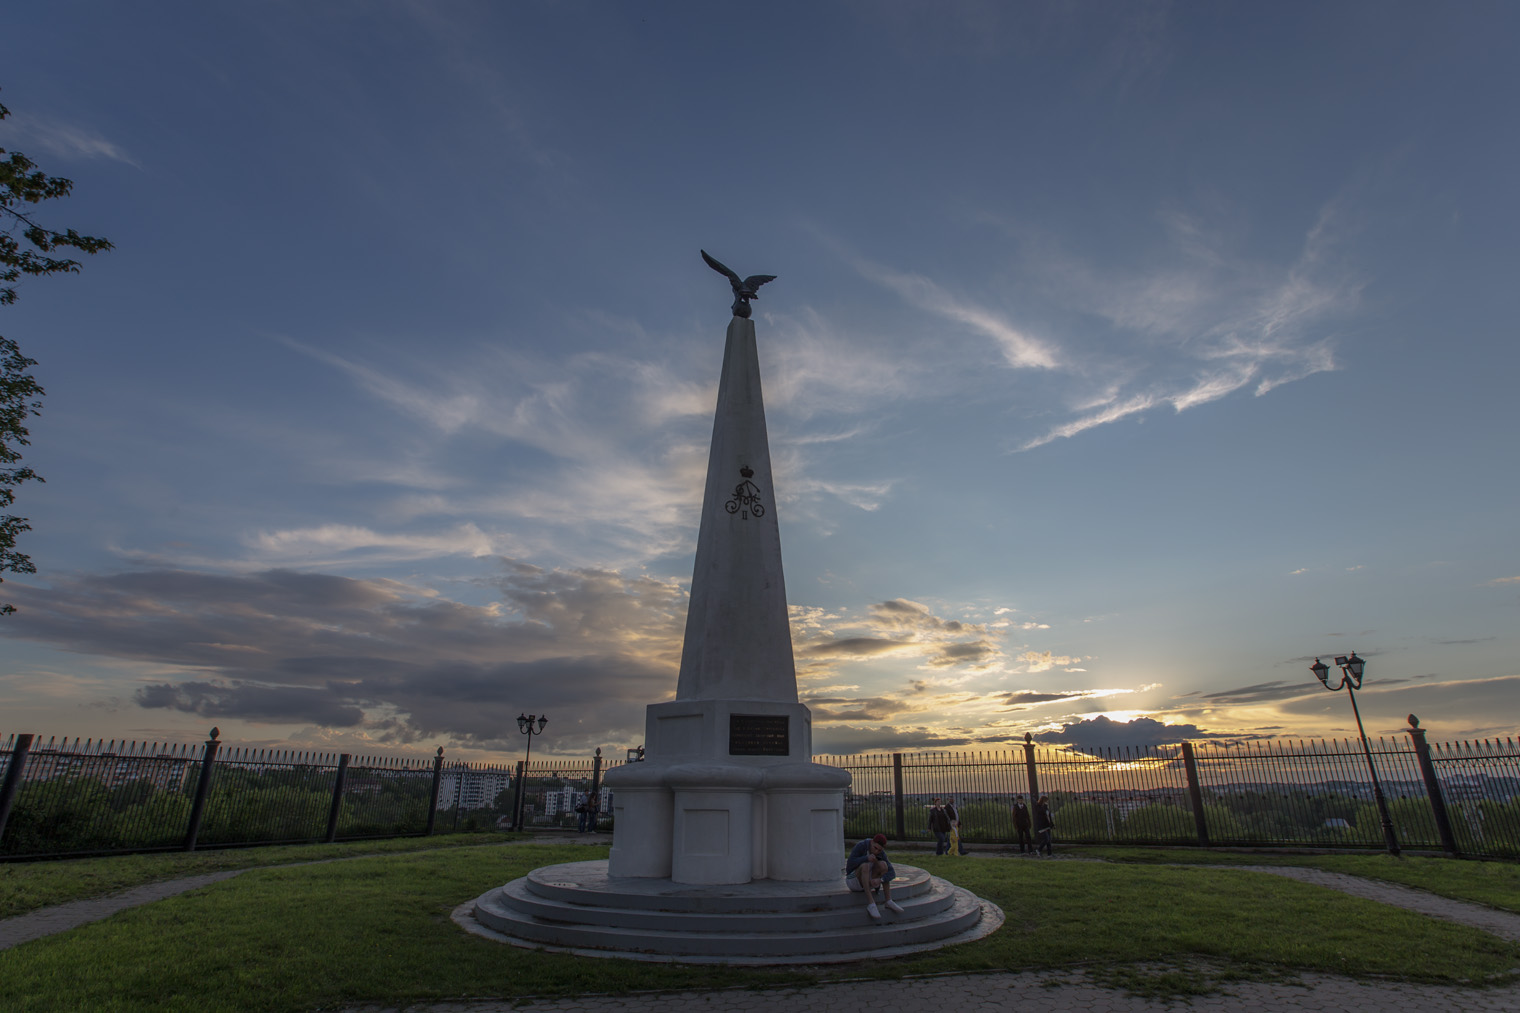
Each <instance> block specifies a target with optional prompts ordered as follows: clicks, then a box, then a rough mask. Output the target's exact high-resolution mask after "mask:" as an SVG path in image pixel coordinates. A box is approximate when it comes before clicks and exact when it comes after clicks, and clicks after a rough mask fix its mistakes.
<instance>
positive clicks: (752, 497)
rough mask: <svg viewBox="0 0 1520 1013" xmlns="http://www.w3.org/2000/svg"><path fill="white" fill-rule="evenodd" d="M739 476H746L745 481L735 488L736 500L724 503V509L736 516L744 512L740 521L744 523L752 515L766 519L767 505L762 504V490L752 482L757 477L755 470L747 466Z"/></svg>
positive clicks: (741, 470)
mask: <svg viewBox="0 0 1520 1013" xmlns="http://www.w3.org/2000/svg"><path fill="white" fill-rule="evenodd" d="M739 474H741V475H743V476H744V481H742V482H740V483H739V484H738V485H736V486H734V498H733V499H731V500H729V501H728V502H727V503H724V504H723V509H724V510H727V511H728V512H729V513H731V514H736V513H738V512H739V511H740V510H743V511H744V514H743V515H742V516H741V517H740V518H739V519H740V520H744V521H747V520H749V515H750V514H754V515H755V516H756V517H764V516H765V504H764V503H761V502H760V489H759V487H757V486H756V485H755V483H753V482H751V481H750V479H751V478H754V477H755V472H754V469H753V468H751V467H750V466H749V465H745V466H744V467H742V468H740V469H739Z"/></svg>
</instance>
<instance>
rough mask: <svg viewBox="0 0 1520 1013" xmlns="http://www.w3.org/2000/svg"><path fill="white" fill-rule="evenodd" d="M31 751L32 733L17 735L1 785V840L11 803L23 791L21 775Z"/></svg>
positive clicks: (9, 813)
mask: <svg viewBox="0 0 1520 1013" xmlns="http://www.w3.org/2000/svg"><path fill="white" fill-rule="evenodd" d="M31 751H32V734H31V733H30V732H24V733H22V734H20V735H17V736H16V741H15V742H14V743H13V744H12V745H11V762H10V765H9V766H7V767H6V768H5V784H4V785H0V841H3V840H5V821H6V820H8V819H10V818H11V805H12V804H13V803H14V802H15V801H16V795H17V794H18V793H19V792H20V791H21V775H22V774H23V773H24V772H25V771H26V758H27V755H28V754H29V753H31Z"/></svg>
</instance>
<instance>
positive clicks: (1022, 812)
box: [1013, 798, 1034, 855]
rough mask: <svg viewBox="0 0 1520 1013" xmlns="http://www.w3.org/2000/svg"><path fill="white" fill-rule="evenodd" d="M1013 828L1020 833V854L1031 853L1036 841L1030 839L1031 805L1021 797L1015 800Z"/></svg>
mask: <svg viewBox="0 0 1520 1013" xmlns="http://www.w3.org/2000/svg"><path fill="white" fill-rule="evenodd" d="M1013 829H1014V830H1016V831H1018V835H1019V854H1021V855H1027V854H1029V852H1030V851H1031V850H1033V848H1034V842H1033V841H1031V840H1030V839H1029V807H1028V806H1027V805H1025V804H1024V800H1023V799H1021V798H1016V799H1014V800H1013Z"/></svg>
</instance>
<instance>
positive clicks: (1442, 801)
mask: <svg viewBox="0 0 1520 1013" xmlns="http://www.w3.org/2000/svg"><path fill="white" fill-rule="evenodd" d="M1405 731H1407V732H1408V733H1409V737H1410V738H1411V739H1413V740H1414V755H1415V757H1416V758H1417V759H1418V760H1419V762H1420V776H1421V777H1423V778H1424V779H1425V795H1426V797H1428V798H1429V799H1430V810H1431V813H1432V814H1433V815H1434V816H1435V818H1436V833H1438V834H1440V835H1441V849H1442V850H1443V851H1445V852H1446V853H1447V854H1448V855H1450V856H1451V857H1452V858H1457V857H1458V856H1459V855H1460V854H1461V852H1459V851H1458V850H1457V837H1456V835H1455V834H1453V833H1452V832H1451V817H1450V816H1449V815H1448V814H1447V812H1446V796H1445V795H1444V794H1443V793H1442V791H1441V782H1440V780H1439V779H1438V778H1437V777H1436V765H1435V764H1434V763H1432V762H1431V760H1430V743H1429V742H1426V741H1425V729H1423V728H1421V727H1420V719H1419V718H1417V717H1415V716H1414V715H1413V714H1411V715H1409V727H1408V728H1407V729H1405ZM0 804H3V803H0ZM4 825H5V821H4V817H0V828H3V827H4Z"/></svg>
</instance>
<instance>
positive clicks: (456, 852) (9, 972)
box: [0, 844, 1520, 1013]
mask: <svg viewBox="0 0 1520 1013" xmlns="http://www.w3.org/2000/svg"><path fill="white" fill-rule="evenodd" d="M605 854H606V849H605V848H595V847H585V846H574V845H539V844H530V845H523V846H520V847H505V848H504V847H455V848H449V849H442V850H432V851H426V852H416V853H411V854H406V853H402V854H392V855H384V856H377V857H372V858H359V859H354V860H352V861H346V862H332V863H326V864H321V865H305V866H298V867H286V868H264V869H257V870H254V871H251V872H248V873H246V874H244V875H242V876H239V877H237V878H236V879H233V880H229V881H226V882H223V883H218V884H214V885H212V886H209V887H206V888H203V889H200V890H196V891H192V892H190V893H187V894H183V895H181V896H178V897H175V898H171V899H169V900H165V901H161V902H159V903H156V904H153V905H150V906H147V907H142V908H135V909H132V910H129V911H124V912H122V913H120V914H118V915H116V916H114V917H112V918H110V919H108V920H106V921H104V922H99V923H96V924H93V925H88V926H84V927H82V928H80V929H76V930H74V931H72V932H69V933H66V934H63V935H60V936H54V937H49V938H47V939H39V940H36V941H33V942H31V943H26V944H23V945H21V946H19V947H16V948H14V949H11V950H9V951H5V952H0V981H3V982H4V986H3V987H4V992H5V1009H6V1010H7V1011H8V1013H11V1011H15V1013H21V1011H40V1010H80V1009H88V1010H92V1011H115V1010H122V1011H126V1010H186V1011H189V1010H194V1011H197V1013H200V1011H208V1010H246V1009H258V1010H271V1011H282V1010H291V1011H296V1010H311V1009H318V1008H333V1007H337V1006H342V1005H346V1004H359V1003H387V1004H402V1003H407V1002H423V1001H438V1000H444V999H457V998H462V997H507V998H512V997H520V996H525V995H548V994H577V993H587V992H608V991H613V992H616V991H625V990H633V989H672V988H688V987H694V988H713V987H720V986H732V985H779V984H785V983H792V982H799V981H812V980H820V979H826V978H830V977H860V976H862V975H867V976H888V977H895V976H900V975H906V974H925V973H936V972H953V971H981V970H995V969H1010V970H1030V969H1044V968H1061V967H1072V966H1086V967H1095V968H1100V969H1102V970H1103V973H1106V974H1110V975H1114V974H1117V975H1118V977H1117V978H1116V979H1115V981H1116V982H1117V983H1120V984H1124V983H1125V982H1126V981H1130V984H1129V985H1126V987H1132V984H1133V981H1132V979H1134V976H1133V975H1131V976H1130V978H1129V979H1126V978H1125V977H1124V974H1125V972H1124V969H1125V968H1129V967H1135V966H1139V965H1145V964H1153V963H1160V964H1162V965H1167V966H1177V967H1184V966H1186V965H1187V964H1188V963H1189V962H1190V961H1199V960H1203V961H1208V962H1210V963H1211V964H1212V965H1214V966H1218V967H1224V968H1226V969H1227V971H1228V969H1234V972H1235V973H1238V974H1242V975H1253V974H1255V975H1259V974H1268V975H1270V974H1280V973H1283V972H1288V971H1292V970H1318V971H1329V972H1336V973H1341V974H1350V975H1390V976H1393V977H1396V978H1400V979H1404V980H1415V981H1427V982H1437V983H1445V984H1456V983H1471V982H1482V981H1496V980H1509V979H1510V978H1511V977H1512V976H1513V975H1514V974H1515V973H1516V972H1517V970H1520V947H1517V946H1515V945H1512V944H1509V943H1505V942H1504V941H1502V940H1499V939H1496V938H1494V937H1492V936H1489V935H1486V934H1484V933H1481V932H1478V931H1476V930H1473V929H1468V928H1465V927H1462V926H1457V925H1452V924H1449V923H1446V922H1441V921H1437V920H1434V919H1430V918H1425V917H1422V916H1420V915H1417V914H1414V913H1412V912H1407V911H1403V910H1400V909H1395V908H1390V907H1386V906H1384V905H1379V904H1375V903H1372V902H1370V901H1364V900H1359V899H1357V898H1353V897H1347V896H1345V895H1343V894H1338V893H1334V892H1332V891H1329V890H1324V889H1320V888H1317V887H1312V886H1309V885H1307V884H1303V883H1298V882H1294V881H1292V880H1285V879H1281V878H1278V877H1273V876H1270V875H1267V874H1263V873H1251V872H1243V871H1238V870H1231V869H1229V868H1227V867H1220V868H1199V867H1174V866H1165V865H1142V864H1134V863H1130V864H1115V863H1098V862H1034V861H1019V860H1008V859H1001V858H986V859H977V860H971V861H967V860H964V859H956V858H948V857H947V858H934V857H932V856H924V857H919V856H914V857H913V858H912V859H911V861H912V862H913V864H919V865H923V866H924V867H925V868H928V869H930V870H931V871H933V872H935V873H936V874H938V875H942V876H945V877H946V878H949V879H952V880H953V881H954V882H957V883H959V884H961V885H963V886H965V887H967V888H969V889H971V890H973V891H975V892H976V893H978V894H980V895H981V896H984V897H987V898H989V899H991V900H993V901H995V902H996V903H997V904H999V905H1000V906H1001V907H1002V908H1003V910H1004V911H1005V912H1006V913H1007V916H1008V920H1007V923H1006V924H1005V925H1004V926H1003V928H1002V929H1000V930H999V931H998V932H996V933H994V934H993V935H992V936H989V937H988V938H986V939H983V940H980V941H978V942H975V943H968V944H965V945H963V946H958V947H953V948H950V949H946V950H941V951H937V952H935V953H930V954H925V955H921V956H917V957H910V958H901V959H898V960H894V961H890V962H881V963H866V964H854V965H842V966H840V967H837V968H832V969H817V968H808V969H792V970H786V969H775V970H771V969H764V968H749V969H743V968H726V967H679V966H670V965H662V964H648V963H640V962H635V961H622V960H592V959H587V958H582V957H574V956H568V955H564V954H553V953H541V952H537V951H530V950H521V949H517V948H514V947H508V946H505V945H502V944H499V943H494V942H491V941H489V940H486V939H481V938H479V937H476V936H473V935H470V934H468V933H465V932H463V931H462V930H461V929H459V927H458V926H456V925H454V924H453V922H452V921H450V920H449V913H450V911H451V910H452V909H453V908H454V907H455V906H456V905H457V904H459V903H461V902H463V901H465V900H469V899H471V898H473V897H475V896H477V895H479V894H480V893H483V892H484V891H486V890H487V889H489V888H491V887H493V886H496V885H499V884H501V883H504V882H506V881H508V880H510V879H513V878H515V877H517V876H520V875H522V874H524V873H525V872H527V871H528V870H529V869H532V868H535V867H537V866H540V865H546V864H551V863H555V862H564V861H576V860H584V859H588V858H593V857H604V856H605ZM862 931H869V926H867V925H865V924H862ZM1184 984H1185V983H1184ZM1166 987H1167V988H1172V989H1173V991H1176V990H1177V989H1178V988H1181V987H1183V986H1176V987H1174V986H1172V985H1167V986H1166Z"/></svg>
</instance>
